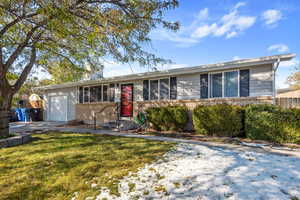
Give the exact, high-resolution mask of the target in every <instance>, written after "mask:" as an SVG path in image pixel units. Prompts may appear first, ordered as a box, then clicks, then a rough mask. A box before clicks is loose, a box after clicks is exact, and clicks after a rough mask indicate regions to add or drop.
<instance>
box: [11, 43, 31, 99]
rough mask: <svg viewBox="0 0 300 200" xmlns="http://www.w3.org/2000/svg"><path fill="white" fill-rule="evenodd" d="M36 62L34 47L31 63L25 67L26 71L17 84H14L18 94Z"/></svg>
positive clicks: (14, 89)
mask: <svg viewBox="0 0 300 200" xmlns="http://www.w3.org/2000/svg"><path fill="white" fill-rule="evenodd" d="M35 61H36V49H35V47H34V46H33V47H32V49H31V56H30V60H29V63H28V64H27V65H26V66H25V68H24V70H23V71H22V73H21V75H20V77H19V79H18V80H17V82H16V83H15V84H14V86H13V92H14V93H15V92H17V91H18V90H19V89H20V88H21V87H22V85H23V83H24V82H25V81H26V79H27V77H28V75H29V73H30V71H31V69H32V67H33V65H34V63H35Z"/></svg>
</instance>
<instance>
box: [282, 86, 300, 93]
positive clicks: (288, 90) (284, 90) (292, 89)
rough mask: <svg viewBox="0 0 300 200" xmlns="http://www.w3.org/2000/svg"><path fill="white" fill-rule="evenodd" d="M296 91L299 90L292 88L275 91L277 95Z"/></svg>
mask: <svg viewBox="0 0 300 200" xmlns="http://www.w3.org/2000/svg"><path fill="white" fill-rule="evenodd" d="M297 90H300V88H294V87H289V88H280V89H277V93H278V94H281V93H285V92H291V91H297Z"/></svg>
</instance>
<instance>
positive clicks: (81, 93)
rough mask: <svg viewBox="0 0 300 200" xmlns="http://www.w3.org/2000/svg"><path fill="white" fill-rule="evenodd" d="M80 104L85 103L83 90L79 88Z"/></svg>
mask: <svg viewBox="0 0 300 200" xmlns="http://www.w3.org/2000/svg"><path fill="white" fill-rule="evenodd" d="M78 97H79V103H83V88H82V87H79V95H78Z"/></svg>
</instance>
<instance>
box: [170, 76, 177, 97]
mask: <svg viewBox="0 0 300 200" xmlns="http://www.w3.org/2000/svg"><path fill="white" fill-rule="evenodd" d="M170 99H177V79H176V77H171V78H170Z"/></svg>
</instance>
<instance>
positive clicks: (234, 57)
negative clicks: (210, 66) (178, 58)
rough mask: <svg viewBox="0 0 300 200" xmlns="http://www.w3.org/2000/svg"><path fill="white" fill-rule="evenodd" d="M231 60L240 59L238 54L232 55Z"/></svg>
mask: <svg viewBox="0 0 300 200" xmlns="http://www.w3.org/2000/svg"><path fill="white" fill-rule="evenodd" d="M232 60H241V58H240V57H239V56H233V58H232Z"/></svg>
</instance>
